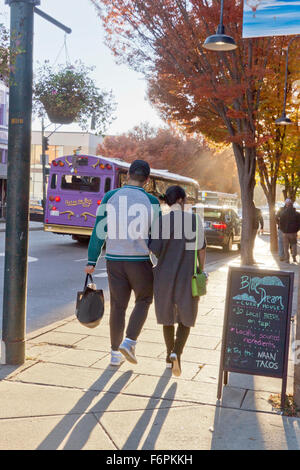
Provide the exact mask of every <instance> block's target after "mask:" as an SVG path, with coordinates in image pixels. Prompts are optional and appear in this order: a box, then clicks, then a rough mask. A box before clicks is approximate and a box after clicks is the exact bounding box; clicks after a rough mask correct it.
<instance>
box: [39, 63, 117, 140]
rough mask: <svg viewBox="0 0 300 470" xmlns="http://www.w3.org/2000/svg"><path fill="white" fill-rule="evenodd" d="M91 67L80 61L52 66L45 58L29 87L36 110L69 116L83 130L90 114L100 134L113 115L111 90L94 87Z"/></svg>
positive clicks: (113, 105)
mask: <svg viewBox="0 0 300 470" xmlns="http://www.w3.org/2000/svg"><path fill="white" fill-rule="evenodd" d="M92 70H93V68H92V67H86V66H85V65H84V64H83V63H82V62H80V61H77V62H76V63H75V64H74V65H60V66H58V67H57V68H56V69H53V68H52V67H51V65H50V64H49V62H48V61H46V62H45V64H44V65H43V66H41V67H40V68H39V70H38V72H37V78H36V80H35V84H34V87H33V93H34V101H35V111H36V113H37V114H38V115H39V116H43V115H44V114H45V111H46V112H47V114H48V115H49V116H50V115H55V116H59V117H69V118H70V120H71V121H70V122H72V121H75V122H77V123H78V124H79V125H80V126H81V128H82V129H84V130H88V128H89V120H90V119H91V118H92V119H93V124H94V127H95V131H96V133H98V134H102V133H103V132H104V131H105V129H106V128H107V126H108V125H109V124H110V123H111V121H112V119H113V118H112V114H113V112H114V109H115V103H114V101H113V96H112V93H111V92H106V91H102V90H100V89H99V88H97V87H96V85H95V82H94V80H93V79H92V78H91V77H90V73H91V72H92ZM50 120H51V119H50Z"/></svg>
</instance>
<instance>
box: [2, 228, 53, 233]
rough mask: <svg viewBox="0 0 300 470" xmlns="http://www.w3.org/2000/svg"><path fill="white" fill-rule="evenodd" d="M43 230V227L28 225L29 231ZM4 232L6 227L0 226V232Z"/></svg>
mask: <svg viewBox="0 0 300 470" xmlns="http://www.w3.org/2000/svg"><path fill="white" fill-rule="evenodd" d="M41 230H44V227H29V232H37V231H41ZM3 232H6V227H0V233H3Z"/></svg>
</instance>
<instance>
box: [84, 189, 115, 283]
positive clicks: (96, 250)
mask: <svg viewBox="0 0 300 470" xmlns="http://www.w3.org/2000/svg"><path fill="white" fill-rule="evenodd" d="M111 195H112V191H109V192H108V193H106V194H105V196H104V198H103V199H102V202H101V204H100V206H99V208H98V210H97V217H96V222H95V226H94V230H93V233H92V235H91V238H90V242H89V247H88V262H87V266H86V267H85V272H86V273H88V274H92V273H93V272H94V270H95V266H96V264H97V261H98V259H99V256H100V255H101V252H102V248H103V245H104V242H105V240H106V236H107V227H106V225H107V211H106V204H107V202H108V200H109V199H110V197H111Z"/></svg>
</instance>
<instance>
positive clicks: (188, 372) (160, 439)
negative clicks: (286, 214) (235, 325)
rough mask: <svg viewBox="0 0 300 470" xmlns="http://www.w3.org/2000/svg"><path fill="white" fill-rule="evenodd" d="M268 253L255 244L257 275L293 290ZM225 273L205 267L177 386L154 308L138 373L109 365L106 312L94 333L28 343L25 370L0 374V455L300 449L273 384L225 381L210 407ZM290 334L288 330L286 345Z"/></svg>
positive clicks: (62, 332)
mask: <svg viewBox="0 0 300 470" xmlns="http://www.w3.org/2000/svg"><path fill="white" fill-rule="evenodd" d="M268 246H269V245H268V244H267V242H266V238H265V237H262V238H260V239H258V240H257V244H256V250H255V257H256V260H257V262H258V265H259V266H261V267H262V268H270V269H272V268H281V269H283V270H293V271H294V272H295V273H296V282H295V285H296V286H298V277H299V265H290V266H287V265H286V264H283V263H282V264H278V263H277V260H276V259H274V258H273V257H272V255H271V254H270V253H269V251H268ZM227 262H228V261H224V263H227ZM231 264H238V259H237V258H236V259H235V260H233V261H232V260H231ZM227 270H228V264H222V263H216V264H212V265H210V271H211V273H210V279H209V287H208V294H207V296H206V297H205V298H203V299H201V302H200V305H199V313H198V320H197V325H196V326H195V328H193V329H192V331H191V335H190V337H189V339H188V343H187V346H186V349H185V351H184V355H183V364H182V368H183V373H182V375H181V377H180V378H177V379H176V378H173V377H172V376H171V372H170V370H169V369H165V362H164V360H165V348H164V341H163V335H162V329H161V327H159V326H157V324H156V320H155V315H154V308H153V306H152V307H151V310H150V313H149V317H148V320H147V322H146V324H145V328H144V330H143V332H142V334H141V336H140V339H139V342H138V345H137V357H138V364H137V365H136V366H133V365H131V364H130V363H128V362H126V363H124V364H123V365H122V366H121V367H120V368H118V369H113V368H112V367H110V366H109V365H108V363H109V344H110V343H109V327H108V309H109V306H108V305H107V308H106V313H105V317H104V319H103V321H102V324H101V325H100V326H99V327H98V328H96V329H93V330H90V329H87V328H84V327H83V326H81V325H80V324H79V323H78V322H77V320H76V319H75V318H74V317H71V318H68V319H66V320H63V321H60V322H57V323H55V324H52V325H51V326H48V327H46V328H44V329H42V330H39V331H35V332H33V333H31V334H30V335H29V336H28V338H27V357H26V363H25V364H24V365H22V366H20V367H12V366H5V365H2V366H0V393H1V405H0V436H1V437H0V449H12V450H15V449H51V450H54V449H98V450H99V449H103V450H112V451H113V450H135V449H148V450H155V449H156V450H168V449H177V450H191V449H251V450H252V449H253V450H254V449H268V450H270V449H299V448H300V419H299V418H289V417H286V416H282V415H280V414H279V413H278V412H277V411H276V410H274V409H272V406H271V405H270V403H269V402H268V399H269V397H270V394H272V393H279V392H280V389H281V380H279V379H270V378H265V377H258V376H250V375H242V374H233V373H230V374H229V384H228V385H227V386H226V387H224V392H223V398H222V401H221V403H220V404H218V403H217V400H216V391H217V377H218V365H219V359H220V348H221V335H222V325H223V315H224V300H225V289H226V278H227ZM296 311H297V296H296V295H295V296H294V304H293V313H294V314H296ZM294 334H295V324H294V323H293V324H292V329H291V341H293V336H294ZM292 391H293V356H292V353H290V359H289V373H288V392H289V393H292Z"/></svg>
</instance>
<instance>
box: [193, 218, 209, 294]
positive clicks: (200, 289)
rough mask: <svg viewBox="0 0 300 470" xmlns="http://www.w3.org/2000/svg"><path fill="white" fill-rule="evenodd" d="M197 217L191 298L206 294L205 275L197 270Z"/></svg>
mask: <svg viewBox="0 0 300 470" xmlns="http://www.w3.org/2000/svg"><path fill="white" fill-rule="evenodd" d="M198 232H199V229H198V216H197V214H196V247H195V264H194V274H193V277H192V297H201V296H202V295H205V294H206V281H207V278H206V275H205V274H204V273H203V272H202V271H201V269H200V268H198V267H197V266H198Z"/></svg>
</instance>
